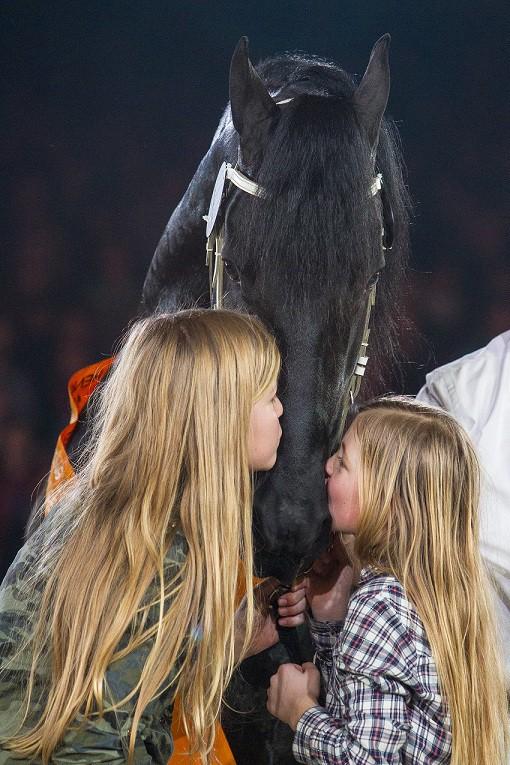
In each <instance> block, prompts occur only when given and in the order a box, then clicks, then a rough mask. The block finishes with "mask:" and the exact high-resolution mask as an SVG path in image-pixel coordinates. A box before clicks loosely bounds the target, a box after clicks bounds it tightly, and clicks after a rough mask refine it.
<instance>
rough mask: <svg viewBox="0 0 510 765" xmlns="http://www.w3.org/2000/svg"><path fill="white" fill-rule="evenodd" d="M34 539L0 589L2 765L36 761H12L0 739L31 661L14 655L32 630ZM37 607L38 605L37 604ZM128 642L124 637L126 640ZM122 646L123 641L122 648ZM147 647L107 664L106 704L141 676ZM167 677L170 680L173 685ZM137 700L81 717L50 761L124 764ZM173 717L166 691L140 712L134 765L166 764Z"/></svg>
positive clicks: (37, 705)
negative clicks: (26, 585)
mask: <svg viewBox="0 0 510 765" xmlns="http://www.w3.org/2000/svg"><path fill="white" fill-rule="evenodd" d="M37 537H38V534H35V535H34V537H31V539H30V540H29V541H28V542H27V543H26V544H25V546H24V547H23V548H22V549H21V550H20V551H19V553H18V555H17V556H16V559H15V560H14V562H13V564H12V565H11V567H10V569H9V571H8V572H7V575H6V577H5V579H4V581H3V583H2V585H1V586H0V765H15V764H17V765H20V763H28V762H32V763H34V762H38V761H37V760H27V759H24V758H20V757H19V756H16V755H15V753H13V752H12V751H10V750H7V749H5V748H2V738H1V736H2V735H3V736H5V735H7V734H8V732H9V730H11V729H12V726H15V724H16V720H19V717H18V715H19V712H20V706H21V700H22V689H23V686H24V685H25V683H26V680H27V678H28V672H29V668H30V657H29V656H28V655H25V654H26V652H25V653H23V652H22V653H21V655H18V656H16V651H17V649H18V647H19V645H20V643H21V641H22V640H23V637H24V636H25V635H27V634H29V632H30V631H31V630H32V628H33V625H32V621H33V616H32V614H33V611H34V604H33V603H30V602H29V601H28V600H27V596H26V595H25V594H24V592H23V587H22V584H23V580H24V579H25V578H26V577H27V576H29V575H30V572H31V570H33V564H34V561H35V560H36V557H37V541H36V540H37ZM186 550H187V547H186V541H185V539H184V537H183V536H182V535H181V534H179V533H178V534H177V535H176V537H175V541H174V543H173V545H172V547H171V548H170V550H169V552H168V554H167V558H166V565H167V571H168V574H169V575H170V576H172V569H173V574H175V571H176V567H177V566H179V567H180V565H182V563H183V561H184V559H185V557H186ZM150 595H151V593H148V596H149V597H150ZM35 605H36V604H35ZM125 639H127V634H126V636H125ZM123 642H124V641H121V645H122V643H123ZM149 650H150V644H149V643H146V644H144V645H142V646H140V647H139V648H138V649H137V650H135V651H133V652H132V653H130V654H129V655H127V656H125V657H124V658H123V659H120V660H119V661H116V662H114V663H113V664H111V665H110V667H109V668H108V670H107V673H106V683H105V689H107V690H108V695H106V690H105V696H106V699H107V700H109V699H110V700H112V699H113V700H115V699H117V700H119V699H122V698H124V697H125V696H126V695H127V694H128V693H129V692H130V690H131V689H132V688H133V687H134V685H135V684H136V682H137V681H138V679H139V677H140V673H141V670H142V668H143V665H144V662H145V659H146V657H147V654H148V652H149ZM171 674H172V673H170V674H169V681H170V682H171ZM47 676H48V671H47V669H46V670H45V669H44V668H42V669H41V671H40V673H39V675H38V676H37V679H36V691H37V692H36V694H35V699H36V700H35V701H34V704H33V705H32V708H31V715H32V713H33V716H31V717H30V718H29V720H32V721H35V720H37V717H38V713H40V712H41V708H42V699H44V688H45V682H47ZM135 703H136V698H134V699H132V700H131V701H130V702H129V703H128V704H126V705H125V706H124V707H122V709H120V710H118V711H115V712H106V713H105V714H104V715H103V716H102V717H96V718H93V719H84V718H83V717H79V718H77V719H76V721H75V722H76V724H73V725H72V726H70V727H69V728H68V730H67V731H66V733H65V735H64V737H63V739H62V740H61V741H60V743H59V745H58V747H57V749H56V750H55V751H54V753H53V755H52V759H51V762H53V763H56V764H57V765H64V763H69V764H70V765H81V764H82V763H92V762H94V763H101V762H103V763H104V762H108V763H114V765H122V764H123V763H125V762H126V761H127V754H126V753H127V745H128V740H129V733H130V728H131V718H132V712H133V708H134V705H135ZM171 716H172V693H171V691H167V692H165V693H163V694H162V695H161V696H159V697H158V698H157V699H155V700H153V701H152V702H151V703H150V704H149V705H148V706H147V707H146V709H145V710H144V713H143V715H142V718H141V720H140V723H139V726H138V731H137V736H136V747H135V757H134V761H135V763H136V765H149V764H150V763H162V764H164V765H166V763H167V762H168V759H169V757H170V755H171V754H172V750H173V743H172V736H171V733H170V724H171Z"/></svg>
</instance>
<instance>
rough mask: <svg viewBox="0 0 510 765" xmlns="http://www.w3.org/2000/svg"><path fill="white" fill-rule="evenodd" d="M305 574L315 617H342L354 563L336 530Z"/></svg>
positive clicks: (333, 619)
mask: <svg viewBox="0 0 510 765" xmlns="http://www.w3.org/2000/svg"><path fill="white" fill-rule="evenodd" d="M308 578H309V586H308V589H307V593H306V597H307V600H308V603H309V604H310V608H311V609H312V614H313V616H314V618H315V619H318V620H319V621H323V622H324V621H340V620H341V619H343V618H344V617H345V614H346V611H347V605H348V602H349V596H350V593H351V587H352V582H353V566H352V563H351V560H350V557H349V554H348V552H347V550H346V548H345V546H344V544H343V542H342V539H341V537H340V536H339V535H338V534H335V535H334V537H333V542H332V544H331V546H330V547H329V548H328V549H327V550H326V551H325V552H324V553H323V554H322V555H321V556H320V558H318V559H317V560H316V561H315V563H314V564H313V566H312V570H311V571H310V573H309V575H308Z"/></svg>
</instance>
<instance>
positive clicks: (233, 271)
mask: <svg viewBox="0 0 510 765" xmlns="http://www.w3.org/2000/svg"><path fill="white" fill-rule="evenodd" d="M223 266H224V268H225V271H226V273H227V276H228V278H229V279H231V280H232V281H233V282H237V283H239V282H240V281H241V276H240V274H239V270H238V268H237V266H236V265H235V263H232V261H231V260H224V261H223Z"/></svg>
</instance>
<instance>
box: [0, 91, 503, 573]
mask: <svg viewBox="0 0 510 765" xmlns="http://www.w3.org/2000/svg"><path fill="white" fill-rule="evenodd" d="M13 98H17V99H18V100H19V99H22V96H20V95H19V94H17V95H16V96H13ZM22 100H23V99H22ZM16 104H17V102H16V103H14V102H13V103H11V109H10V115H11V119H12V120H15V121H16V124H17V125H19V129H17V131H15V130H11V131H10V139H9V144H8V145H7V144H4V146H3V149H0V156H1V158H2V159H5V160H6V161H5V163H4V164H5V167H6V172H5V174H4V180H6V182H7V191H6V197H5V198H6V200H7V206H6V213H7V215H6V222H5V232H6V235H7V236H6V239H7V241H6V244H5V246H4V248H3V250H4V253H5V257H3V259H2V262H1V263H0V277H1V285H2V286H1V298H2V300H1V306H2V308H1V314H0V372H1V379H2V382H1V385H0V439H1V443H2V449H1V457H0V524H1V533H0V576H2V575H3V573H4V571H5V570H6V568H7V567H8V565H9V564H10V562H11V560H12V557H13V555H14V554H15V552H16V550H17V549H18V548H19V546H20V544H21V538H22V534H23V528H24V524H25V520H26V518H27V516H28V513H29V509H30V503H31V496H32V494H33V492H34V490H35V489H36V486H37V484H38V482H39V481H41V479H43V478H44V475H45V473H46V471H47V470H48V469H49V465H50V462H51V457H52V453H53V448H54V443H55V439H56V437H57V434H58V432H59V431H60V429H61V428H62V427H63V426H64V425H65V424H66V422H67V420H68V417H69V407H68V401H67V379H68V377H69V376H70V375H71V374H72V372H74V371H75V370H76V369H78V368H80V367H82V366H85V365H87V364H89V363H92V362H94V361H97V360H99V359H100V358H101V357H104V356H106V355H110V353H111V350H112V346H113V344H114V342H115V340H116V339H117V338H118V337H119V335H120V334H121V333H122V331H123V329H124V327H125V326H126V324H127V323H128V321H129V320H130V319H131V318H132V317H133V316H134V315H135V314H136V311H137V309H138V301H139V296H140V293H141V287H142V283H143V277H144V274H145V271H146V268H147V266H148V263H149V260H150V257H151V248H152V247H153V246H154V245H155V244H156V242H157V238H158V235H159V233H160V232H161V231H162V228H163V225H164V222H166V219H167V218H168V217H169V215H170V212H171V210H172V208H173V206H175V204H176V203H177V202H178V199H179V196H180V194H182V192H183V190H184V189H185V187H186V185H187V183H188V181H189V175H188V171H187V170H186V171H184V170H183V168H182V165H181V164H180V162H179V161H178V160H177V162H176V164H175V165H174V164H173V162H174V160H172V163H170V162H169V157H168V156H167V158H166V161H165V162H162V161H161V160H160V154H161V151H162V148H161V146H160V145H159V144H158V143H157V142H156V141H155V140H154V141H153V143H152V144H151V145H150V146H149V149H147V151H146V153H145V154H144V155H143V158H142V157H141V156H140V154H139V152H138V151H137V148H138V146H139V142H138V141H139V139H138V137H137V135H135V134H134V133H133V134H131V133H130V129H129V126H128V121H127V120H126V125H127V127H126V128H125V134H123V135H122V136H119V135H118V134H117V132H116V131H115V130H113V129H111V127H110V126H108V125H105V123H101V122H100V121H98V123H97V125H95V126H94V127H93V128H92V130H93V131H95V132H92V133H91V132H90V131H91V126H90V123H87V128H86V129H87V131H88V132H87V134H86V135H85V129H83V134H78V135H75V134H71V135H70V136H69V135H68V133H67V132H66V130H67V126H66V124H65V121H63V123H62V127H61V131H62V133H61V135H60V136H58V135H57V136H55V135H53V133H52V132H51V129H50V127H49V126H50V125H52V124H54V123H55V122H57V120H56V119H54V118H52V117H54V115H52V114H49V113H47V112H45V111H44V107H43V106H41V104H39V105H37V104H36V105H34V104H33V102H32V105H31V104H29V102H28V99H27V100H26V101H24V103H23V104H21V102H20V103H19V104H18V106H19V109H18V110H17V109H16ZM21 106H23V119H21V120H20V119H18V117H19V115H18V116H17V114H18V111H20V109H21ZM30 108H32V112H30ZM46 108H47V109H50V107H46ZM448 115H450V117H448ZM137 119H138V121H141V120H142V116H141V115H137ZM448 119H451V120H452V121H454V120H455V119H456V118H455V114H454V113H453V112H451V111H450V112H448V109H447V108H446V107H445V110H444V115H443V123H444V124H443V129H444V131H445V132H446V131H447V130H448V129H449V128H450V129H451V131H452V134H455V135H458V134H459V133H458V130H457V126H456V125H453V124H452V125H448ZM148 124H149V123H148ZM142 128H143V125H142V127H141V128H140V126H139V129H140V132H143V130H142ZM485 129H486V125H485V122H484V121H483V120H480V124H479V125H478V126H477V125H473V129H472V132H471V133H469V134H467V133H466V135H465V145H464V146H462V145H460V146H457V145H456V146H455V151H454V152H453V151H451V147H450V154H449V155H448V161H447V162H446V161H445V162H443V161H442V160H441V157H439V160H438V161H432V159H431V155H432V154H433V153H434V150H435V146H433V145H432V143H433V141H429V144H430V145H428V146H426V147H425V148H424V150H423V151H422V152H421V151H417V150H414V149H415V148H416V147H413V146H412V145H411V146H406V154H408V155H409V156H408V161H409V166H410V177H411V191H412V192H413V194H414V195H415V198H416V188H423V189H428V193H429V194H430V200H432V201H427V202H426V204H425V203H424V201H423V200H422V199H416V200H415V201H416V202H417V208H416V209H417V214H416V219H415V222H414V227H413V229H414V230H413V260H412V267H413V270H412V272H411V279H410V282H409V292H408V295H407V298H406V304H407V305H408V310H409V313H410V318H411V320H413V321H414V324H415V325H416V327H417V330H418V333H419V335H421V336H423V337H424V338H425V339H426V343H427V347H425V346H423V347H418V345H419V344H418V345H416V343H413V341H412V340H410V339H409V338H408V337H404V338H403V345H404V348H405V351H406V353H407V355H408V357H409V362H408V363H407V364H406V365H405V370H404V387H405V389H406V391H407V392H409V393H412V392H415V391H416V390H418V388H419V387H420V386H421V385H422V384H423V382H424V377H425V372H427V371H428V370H429V369H431V368H433V367H435V366H437V365H438V364H444V363H445V362H447V361H449V360H451V359H453V358H456V357H458V356H459V355H461V354H463V353H466V352H468V351H470V350H473V349H474V348H476V347H479V346H480V345H482V344H483V343H484V342H487V340H488V339H489V338H490V337H492V336H494V335H496V334H498V333H500V332H503V331H504V330H506V329H507V328H508V327H509V326H510V265H509V263H508V225H507V224H508V220H507V217H506V215H505V210H504V204H505V200H501V199H500V197H499V195H498V193H497V189H498V182H497V181H498V178H496V179H494V178H492V183H491V182H489V181H490V179H487V178H486V176H487V174H489V175H490V173H489V171H487V170H486V169H485V168H484V167H481V164H480V163H481V159H480V157H481V156H482V153H481V152H480V153H479V154H478V155H477V154H476V151H475V149H476V145H477V137H478V138H479V139H480V141H483V140H485V138H486V136H484V134H483V131H484V130H485ZM74 130H75V131H76V130H77V128H76V127H74ZM148 130H149V129H148ZM148 130H147V132H148ZM477 130H478V133H479V135H477V132H476V131H477ZM473 131H474V132H473ZM194 140H195V138H194V137H193V135H192V134H191V135H190V138H189V141H190V143H189V146H193V141H194ZM494 141H497V138H496V137H494ZM425 149H426V150H425ZM505 151H506V146H503V145H500V146H499V147H498V146H497V145H495V146H494V145H491V156H492V157H494V158H496V157H497V156H498V152H499V155H501V156H502V155H503V154H504V153H505ZM477 156H478V159H477ZM7 157H9V161H7ZM477 163H478V164H477ZM169 166H171V167H173V171H172V173H170V172H169V171H168V167H169ZM492 167H493V169H494V173H501V172H502V170H501V166H498V165H497V164H496V163H494V164H493V165H492ZM494 173H493V174H494ZM480 179H482V180H483V182H482V183H480ZM161 221H163V224H162V223H161ZM158 226H159V227H160V228H159V231H158ZM148 231H150V232H151V236H150V237H149V236H148V234H147V232H148ZM431 349H432V350H431ZM395 385H396V384H395Z"/></svg>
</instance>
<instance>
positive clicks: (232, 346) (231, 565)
mask: <svg viewBox="0 0 510 765" xmlns="http://www.w3.org/2000/svg"><path fill="white" fill-rule="evenodd" d="M279 364H280V356H279V352H278V349H277V347H276V343H275V342H274V339H273V338H272V337H270V335H269V334H268V333H267V332H266V331H265V329H264V328H263V327H262V325H261V324H260V322H259V321H257V320H256V319H255V318H253V317H250V316H246V315H241V314H237V313H234V312H230V311H214V312H213V311H199V310H194V311H183V312H180V313H176V314H173V315H170V314H167V315H159V316H156V317H152V318H148V319H144V320H141V321H139V322H138V323H136V324H135V325H134V326H133V327H132V329H131V330H130V332H129V334H128V336H127V339H126V341H125V344H124V346H123V348H122V350H121V352H120V354H119V356H118V358H117V360H116V362H115V366H114V369H113V371H112V373H111V375H110V377H109V379H108V380H107V381H106V383H105V384H104V386H103V389H102V391H101V393H100V395H99V401H98V402H97V413H96V418H95V427H94V432H93V437H92V442H91V447H90V448H89V450H88V454H87V457H86V460H85V463H84V465H83V467H82V468H81V469H80V470H79V471H78V473H77V476H76V478H75V479H73V480H72V481H70V482H69V485H68V486H67V487H66V488H65V490H64V493H63V495H62V494H61V495H60V496H59V497H58V504H57V506H55V508H54V509H53V510H52V511H51V513H50V515H49V517H48V518H47V520H46V522H45V524H44V525H43V527H42V528H41V532H40V536H41V539H42V540H43V541H42V542H41V550H40V551H39V550H38V555H39V559H38V563H37V568H36V570H35V571H34V572H33V574H32V576H31V580H30V587H31V588H32V591H34V590H35V588H37V587H38V584H39V585H40V583H41V582H42V583H43V589H42V597H41V595H39V602H40V608H39V613H38V614H37V618H36V626H35V630H34V632H33V636H32V637H31V640H30V644H29V645H28V646H27V645H26V646H25V647H24V650H30V651H31V655H32V670H31V675H30V680H29V683H28V688H27V694H26V698H25V702H26V706H25V717H24V721H23V722H25V720H26V719H27V715H28V714H29V710H30V703H31V695H32V694H33V692H34V687H35V684H36V674H37V670H38V667H39V666H40V665H41V663H42V662H44V661H46V660H49V662H50V664H49V666H50V668H51V669H50V680H49V688H48V689H47V690H48V695H47V702H46V705H45V707H44V710H43V712H42V715H41V717H40V719H39V720H38V721H37V723H36V724H35V726H34V727H32V728H31V729H29V730H28V732H27V731H26V730H22V728H21V726H20V728H19V729H18V735H17V736H16V737H11V739H9V741H8V746H9V747H10V748H12V749H14V750H15V751H16V752H19V753H20V754H24V755H25V756H28V757H35V756H38V757H39V756H40V757H41V758H42V761H43V763H45V764H46V763H48V761H49V759H50V757H51V754H52V752H53V751H54V749H55V748H56V746H57V744H58V742H59V740H60V739H61V738H62V735H63V734H64V731H65V730H66V728H67V727H68V726H69V725H70V724H71V723H72V722H73V720H74V719H75V718H76V716H77V715H81V714H84V715H85V716H91V715H97V714H102V713H103V712H104V711H108V710H111V709H117V708H121V707H122V705H123V703H126V702H127V701H128V700H129V699H131V698H133V699H135V702H136V703H135V706H134V712H133V721H132V729H131V733H130V737H129V741H128V742H127V744H128V757H129V760H128V761H132V759H133V752H134V745H135V738H136V730H137V726H138V723H139V721H140V717H141V715H142V713H143V710H144V708H145V707H146V706H147V704H148V703H149V702H150V701H151V700H152V699H154V698H155V697H157V696H158V695H159V694H160V693H162V692H163V691H165V690H166V691H168V689H169V685H170V682H169V674H170V672H171V671H172V677H171V687H172V691H174V690H175V692H177V693H179V694H180V698H181V702H182V711H183V718H184V723H185V726H186V729H187V732H188V735H189V736H190V739H191V743H192V749H193V751H198V752H199V753H200V755H201V756H202V760H203V761H204V762H205V761H207V759H208V756H209V754H210V752H211V748H212V744H213V740H214V722H215V720H216V718H217V717H218V715H219V712H220V704H221V698H222V694H223V692H224V689H225V687H226V684H227V683H228V681H229V679H230V677H231V675H232V672H233V669H234V666H235V660H234V613H235V598H236V587H237V584H238V572H239V562H240V561H242V572H243V573H242V577H243V583H244V585H245V588H246V593H247V630H246V636H245V639H244V644H243V647H242V651H241V654H243V653H245V652H246V650H247V647H248V645H249V642H250V637H251V633H252V629H253V614H254V611H253V598H252V595H251V593H252V585H251V581H252V579H251V577H252V569H253V550H252V530H251V520H252V476H251V471H250V469H249V464H248V452H247V438H248V431H249V420H250V413H251V409H252V405H253V403H254V402H255V401H256V400H257V399H258V398H260V397H261V396H262V395H263V394H264V393H265V392H266V391H267V390H268V388H269V387H270V386H272V385H274V384H275V382H276V379H277V375H278V371H279ZM177 531H179V532H180V533H181V534H182V535H183V536H184V537H185V540H186V544H187V554H186V556H185V560H184V563H183V564H182V566H181V567H180V569H179V571H178V573H177V574H176V575H174V576H173V577H172V578H171V579H170V581H168V577H166V578H165V570H164V569H165V555H166V554H167V552H168V550H169V548H170V547H171V545H172V541H173V540H174V538H175V535H176V533H177ZM154 581H156V588H155V590H156V593H157V594H156V597H155V599H154V598H153V599H152V600H151V602H147V598H146V597H144V596H146V593H147V590H148V588H149V585H151V583H153V582H154ZM154 612H155V613H156V618H155V620H154V619H152V625H151V621H150V620H148V616H149V613H151V614H154ZM154 622H155V623H154ZM198 633H200V634H202V635H203V636H204V637H203V639H201V640H200V639H198V640H197V635H198ZM125 635H127V636H128V638H127V644H125V642H123V643H122V647H120V646H119V644H120V642H121V639H122V638H123V636H125ZM143 644H146V645H147V648H146V659H145V663H144V665H143V668H142V670H141V674H140V676H139V680H138V681H137V682H136V683H135V684H134V686H133V688H132V691H131V693H130V694H129V695H128V696H126V697H125V698H124V699H109V698H108V699H107V698H105V673H106V670H107V668H108V666H109V665H110V664H112V662H114V661H116V660H117V659H120V658H122V657H124V656H126V655H127V654H129V653H130V652H132V651H134V650H135V649H136V648H138V647H139V646H141V645H143ZM20 730H22V732H21V733H20Z"/></svg>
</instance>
